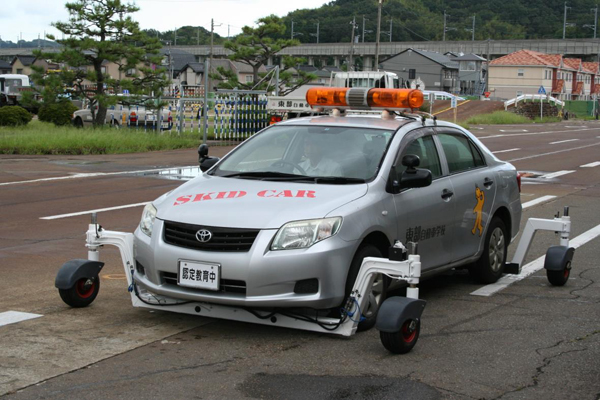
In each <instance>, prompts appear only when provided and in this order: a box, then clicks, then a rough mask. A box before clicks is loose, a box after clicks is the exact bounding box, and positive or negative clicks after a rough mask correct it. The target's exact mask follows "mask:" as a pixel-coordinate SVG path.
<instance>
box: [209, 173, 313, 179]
mask: <svg viewBox="0 0 600 400" xmlns="http://www.w3.org/2000/svg"><path fill="white" fill-rule="evenodd" d="M221 177H222V178H247V179H259V180H263V179H264V180H286V181H288V180H289V181H297V180H312V178H311V177H309V176H305V175H296V174H288V173H285V172H273V171H251V172H238V173H235V174H229V175H221Z"/></svg>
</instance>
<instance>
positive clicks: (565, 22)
mask: <svg viewBox="0 0 600 400" xmlns="http://www.w3.org/2000/svg"><path fill="white" fill-rule="evenodd" d="M569 8H571V7H567V2H566V1H565V17H564V20H563V39H564V38H565V35H566V34H567V9H569Z"/></svg>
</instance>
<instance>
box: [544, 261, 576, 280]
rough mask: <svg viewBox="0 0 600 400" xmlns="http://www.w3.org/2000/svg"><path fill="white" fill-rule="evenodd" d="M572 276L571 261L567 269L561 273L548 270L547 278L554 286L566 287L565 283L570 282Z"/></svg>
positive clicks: (566, 266)
mask: <svg viewBox="0 0 600 400" xmlns="http://www.w3.org/2000/svg"><path fill="white" fill-rule="evenodd" d="M570 275H571V261H569V262H568V263H567V264H566V265H565V268H563V269H561V270H560V271H550V270H546V277H547V278H548V282H550V284H551V285H552V286H564V285H565V283H567V281H568V280H569V276H570Z"/></svg>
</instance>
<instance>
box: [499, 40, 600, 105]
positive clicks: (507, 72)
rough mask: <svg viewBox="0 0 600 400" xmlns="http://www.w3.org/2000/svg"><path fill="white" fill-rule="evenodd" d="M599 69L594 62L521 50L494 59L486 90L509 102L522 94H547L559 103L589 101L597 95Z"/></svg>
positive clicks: (599, 81)
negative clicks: (559, 100) (594, 94)
mask: <svg viewBox="0 0 600 400" xmlns="http://www.w3.org/2000/svg"><path fill="white" fill-rule="evenodd" d="M598 72H599V67H598V63H595V62H582V60H581V59H579V58H564V57H563V56H562V55H561V54H545V53H540V52H537V51H532V50H520V51H517V52H514V53H511V54H508V55H506V56H504V57H500V58H497V59H495V60H493V61H492V62H491V63H490V67H489V90H490V91H491V92H492V93H493V95H492V96H493V97H497V98H503V99H512V98H514V97H517V96H520V95H522V94H537V93H538V91H539V90H540V87H542V86H543V87H544V89H545V91H546V93H547V94H551V95H552V96H553V97H556V98H559V99H561V100H588V99H589V98H590V95H591V94H593V93H598V90H596V89H597V88H596V84H600V80H599V79H598Z"/></svg>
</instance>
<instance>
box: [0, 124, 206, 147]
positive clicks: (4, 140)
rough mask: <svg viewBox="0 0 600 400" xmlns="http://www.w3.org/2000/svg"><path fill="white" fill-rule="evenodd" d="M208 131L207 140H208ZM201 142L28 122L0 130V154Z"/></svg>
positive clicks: (191, 135)
mask: <svg viewBox="0 0 600 400" xmlns="http://www.w3.org/2000/svg"><path fill="white" fill-rule="evenodd" d="M212 136H213V135H212V127H211V128H209V135H208V138H209V139H212ZM201 142H202V137H201V134H200V133H198V132H183V133H181V134H179V133H178V132H177V130H176V129H175V128H174V129H173V130H171V131H163V132H160V131H154V130H148V131H146V132H145V131H144V129H111V128H109V127H102V128H96V129H93V128H84V129H77V128H74V127H72V126H55V125H53V124H50V123H46V122H41V121H31V122H30V123H29V124H28V125H26V126H19V127H0V154H68V155H82V154H123V153H140V152H147V151H157V150H174V149H182V148H193V147H196V146H198V145H199V144H200V143H201Z"/></svg>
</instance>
